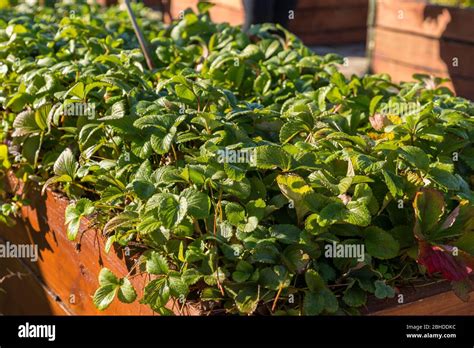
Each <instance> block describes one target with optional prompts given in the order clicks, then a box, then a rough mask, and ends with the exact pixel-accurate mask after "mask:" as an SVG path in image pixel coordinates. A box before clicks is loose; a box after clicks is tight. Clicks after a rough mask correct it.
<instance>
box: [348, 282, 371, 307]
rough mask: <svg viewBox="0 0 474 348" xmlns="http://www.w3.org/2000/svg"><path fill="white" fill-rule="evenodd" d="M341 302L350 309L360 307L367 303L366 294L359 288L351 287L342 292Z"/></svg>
mask: <svg viewBox="0 0 474 348" xmlns="http://www.w3.org/2000/svg"><path fill="white" fill-rule="evenodd" d="M342 300H343V301H344V303H345V304H347V305H348V306H350V307H361V306H363V305H365V303H366V302H367V293H366V292H365V291H364V290H362V289H361V288H360V287H359V286H357V285H353V286H351V287H350V288H347V289H346V291H344V296H343V297H342Z"/></svg>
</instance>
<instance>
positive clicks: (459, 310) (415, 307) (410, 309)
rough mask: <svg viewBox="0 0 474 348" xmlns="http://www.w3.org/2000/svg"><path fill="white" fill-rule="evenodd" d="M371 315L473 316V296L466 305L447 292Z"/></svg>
mask: <svg viewBox="0 0 474 348" xmlns="http://www.w3.org/2000/svg"><path fill="white" fill-rule="evenodd" d="M372 315H381V316H382V315H474V296H472V294H471V299H470V301H469V302H467V303H466V302H463V301H461V300H460V299H459V298H458V297H457V296H456V295H455V294H454V293H453V292H452V291H449V292H444V293H441V294H438V295H435V296H431V297H427V298H424V299H421V300H418V301H416V302H413V303H408V304H402V305H399V306H397V307H393V308H388V309H385V310H382V311H379V312H375V313H372Z"/></svg>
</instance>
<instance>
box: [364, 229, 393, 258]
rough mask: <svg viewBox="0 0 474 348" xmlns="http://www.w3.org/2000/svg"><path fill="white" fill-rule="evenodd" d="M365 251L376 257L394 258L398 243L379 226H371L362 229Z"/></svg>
mask: <svg viewBox="0 0 474 348" xmlns="http://www.w3.org/2000/svg"><path fill="white" fill-rule="evenodd" d="M363 235H364V238H365V246H366V247H367V252H368V253H369V254H370V255H371V256H373V257H376V258H378V259H382V260H386V259H391V258H394V257H396V256H397V255H398V253H399V251H400V245H399V244H398V241H397V240H396V239H395V238H393V236H392V235H391V234H390V233H388V232H386V231H384V230H382V229H381V228H379V227H376V226H371V227H368V228H366V229H365V230H364V233H363Z"/></svg>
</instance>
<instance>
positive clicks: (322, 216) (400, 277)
mask: <svg viewBox="0 0 474 348" xmlns="http://www.w3.org/2000/svg"><path fill="white" fill-rule="evenodd" d="M133 7H134V8H135V10H136V13H137V14H138V22H139V23H140V26H141V27H142V30H143V37H144V38H145V39H146V41H148V43H149V45H145V44H142V47H143V48H145V47H146V46H148V48H149V50H145V49H143V51H149V52H148V53H147V54H149V55H150V57H149V59H144V57H143V55H142V54H141V52H140V49H139V48H138V47H139V43H138V42H137V40H136V37H135V32H134V30H133V29H132V28H131V26H130V23H129V20H128V18H127V14H126V13H123V10H122V9H120V8H108V9H104V8H98V7H95V8H91V9H90V11H91V12H87V11H88V9H84V8H80V9H79V8H77V7H75V6H74V5H68V6H66V5H61V6H60V5H58V6H56V8H55V9H54V10H53V9H51V8H48V9H40V10H38V9H36V8H32V9H31V11H30V12H28V11H26V12H28V14H27V15H25V17H24V18H23V19H22V21H23V20H24V23H23V24H21V25H20V24H17V23H16V18H17V17H18V13H23V12H25V11H24V10H23V9H21V8H19V9H14V10H7V11H3V12H0V15H1V18H3V22H1V21H0V25H1V26H2V27H3V28H2V30H0V37H1V38H3V41H2V42H3V45H4V47H5V51H3V56H2V60H0V62H1V69H0V73H1V75H0V80H1V81H2V84H3V85H5V86H6V88H5V89H4V91H3V94H2V95H1V96H0V102H1V103H2V104H1V105H2V109H1V110H0V113H1V116H2V117H3V119H2V129H3V130H4V131H3V132H2V133H0V140H1V143H0V171H1V174H2V178H5V177H7V178H9V179H8V181H9V183H10V191H9V192H5V191H4V190H0V204H1V211H0V212H1V214H0V220H1V221H2V222H3V223H7V224H9V223H10V222H11V220H12V219H13V217H19V216H21V217H22V218H23V220H24V221H28V223H23V222H21V221H20V224H19V225H18V228H19V230H18V231H16V232H15V229H10V230H6V229H3V230H2V231H5V235H4V236H3V237H2V238H3V239H4V240H5V241H6V242H8V241H11V242H12V243H20V242H21V241H23V242H24V243H28V244H30V243H31V244H33V245H38V246H40V249H41V250H42V255H41V258H40V261H39V262H37V263H33V264H32V265H31V264H29V263H28V262H27V261H25V260H23V261H24V262H21V263H19V264H15V265H12V266H11V267H12V268H13V271H15V272H19V273H20V274H23V273H24V274H26V275H25V277H27V278H28V279H32V280H31V281H32V282H33V283H34V284H35V286H36V288H35V292H37V293H42V292H44V291H46V293H47V296H45V297H44V301H42V305H43V308H46V307H50V308H51V310H52V311H56V312H60V311H63V312H64V313H68V314H85V313H87V314H90V313H99V312H97V311H96V309H95V308H97V309H98V310H101V311H104V313H109V314H151V312H149V311H147V310H145V309H143V308H142V307H141V304H147V305H148V306H149V308H150V309H151V310H153V311H154V312H157V313H159V314H164V315H166V314H173V313H174V314H189V313H197V314H203V315H205V314H213V315H214V314H224V313H225V314H229V315H253V314H257V315H320V314H321V315H357V314H359V313H360V312H361V311H363V309H364V308H369V313H376V312H377V311H379V310H382V308H378V307H377V309H374V308H375V307H371V306H370V305H367V304H368V300H370V301H372V299H373V297H374V296H375V297H376V298H377V299H378V300H379V301H376V302H377V303H383V304H389V305H390V304H392V303H393V302H391V301H392V299H394V298H398V297H397V294H398V293H399V292H400V290H399V287H400V286H401V285H406V284H413V283H414V282H418V281H419V280H420V279H421V280H423V279H425V280H427V279H430V275H431V274H442V275H443V277H444V278H445V279H448V280H450V281H451V282H452V283H453V286H454V288H455V290H456V293H457V294H458V296H460V297H461V298H464V299H466V297H467V295H468V292H469V290H470V289H471V283H470V280H469V279H468V277H469V275H472V270H473V269H474V239H473V238H472V237H473V235H472V233H471V232H472V228H471V226H472V224H471V222H472V221H473V220H474V206H473V204H472V203H473V202H474V193H473V192H472V184H473V176H472V173H473V172H472V170H473V169H474V163H473V162H472V158H473V153H474V152H473V151H474V149H473V147H472V143H473V140H474V133H473V125H474V123H473V115H474V108H473V105H472V103H471V102H469V101H468V100H465V99H462V98H457V97H453V96H452V95H451V94H450V93H445V92H446V91H445V90H443V89H437V90H435V91H434V92H433V86H431V85H430V86H426V85H425V84H416V85H413V84H411V83H406V84H401V85H397V84H395V83H392V82H391V81H390V80H389V79H388V77H380V76H374V75H367V76H364V77H363V78H359V77H357V76H354V75H353V76H351V77H350V78H349V79H348V78H346V77H344V75H343V74H341V73H340V72H338V71H337V66H336V64H337V63H341V62H342V58H341V57H338V56H336V55H332V54H328V55H326V56H316V55H315V54H314V53H313V52H312V51H311V50H310V49H309V48H307V47H305V46H304V45H303V44H302V42H301V41H300V40H299V39H297V38H296V37H295V36H294V35H293V34H291V33H290V32H288V31H286V30H275V27H274V26H272V25H269V24H264V25H256V26H254V27H252V29H251V34H250V35H248V34H247V33H244V32H242V31H241V29H240V28H237V27H232V26H229V25H228V24H222V23H219V24H216V23H214V22H212V21H211V20H210V16H209V13H208V10H209V6H208V5H207V4H203V3H201V4H199V5H198V13H193V12H191V11H187V12H186V13H185V15H184V16H183V18H182V20H179V21H174V22H173V23H171V24H170V26H165V25H164V24H163V23H161V22H159V21H156V20H155V19H154V18H151V17H148V14H150V11H148V10H147V9H145V8H143V7H142V6H141V5H134V6H133ZM86 10H87V11H86ZM81 11H83V12H84V16H82V15H79V14H82V13H83V12H81ZM85 12H87V13H88V16H85V14H86V13H85ZM129 12H132V11H131V10H130V9H129ZM71 13H74V16H72V17H69V18H64V17H65V16H66V17H67V16H68V15H69V14H71ZM90 16H92V18H94V21H92V22H91V21H90V20H89V19H88V18H89V17H90ZM83 17H87V18H85V19H83ZM132 18H133V15H132ZM102 22H104V23H107V25H105V26H100V27H99V26H97V25H95V24H94V23H102ZM2 23H3V24H2ZM38 27H39V28H41V29H42V30H40V31H38V30H36V29H37V28H38ZM135 30H136V31H138V29H137V28H136V27H135ZM91 36H95V37H96V38H97V45H96V44H93V43H91V41H90V40H89V39H88V38H89V37H91ZM51 37H55V38H57V41H55V45H51V44H50V42H51ZM78 37H79V38H81V40H79V41H78V39H77V38H78ZM139 37H141V35H139ZM140 41H142V40H141V39H140ZM142 43H143V42H142ZM25 45H27V46H28V47H30V50H22V49H20V48H21V47H25ZM71 47H75V49H74V50H73V52H71ZM15 57H17V58H15ZM7 58H8V59H7ZM145 61H146V62H147V65H144V63H145ZM152 63H153V64H152ZM32 76H34V77H35V78H32ZM7 173H14V176H15V177H16V178H21V180H22V182H24V183H25V184H24V185H27V186H28V187H24V186H23V185H19V184H18V182H17V181H16V180H12V178H13V177H12V176H11V174H10V176H8V175H7ZM39 187H42V191H43V192H44V193H45V194H44V195H41V194H40V192H39ZM27 188H28V190H26V189H27ZM14 193H15V194H14ZM22 193H23V194H22ZM58 193H60V194H58ZM66 197H67V199H66ZM24 199H28V201H24ZM22 231H23V232H22ZM78 246H80V248H78ZM115 247H117V249H115ZM340 249H341V250H342V252H341V253H339V250H340ZM328 251H329V252H328ZM336 251H337V252H336ZM455 251H456V253H455ZM43 253H44V255H43ZM128 254H130V255H128ZM137 261H138V262H137ZM9 267H10V266H9ZM135 272H138V273H139V274H137V273H135ZM142 274H146V276H142ZM97 278H98V281H96V280H95V279H97ZM435 279H437V278H435ZM443 286H444V285H443ZM25 287H26V283H25V285H21V286H20V287H19V288H12V289H10V290H9V293H10V294H11V293H14V294H15V293H19V294H23V293H24V292H25V291H23V290H24V288H25ZM438 290H439V289H438ZM443 291H444V289H443ZM437 292H439V291H437ZM406 293H407V291H405V290H401V295H404V296H405V295H406ZM92 294H93V295H92ZM91 296H92V298H91ZM427 296H430V295H427ZM417 298H418V297H417V296H415V297H410V299H409V298H408V296H407V297H406V298H404V301H403V302H404V303H407V302H410V301H412V299H413V300H416V299H417ZM171 299H173V300H174V302H171V303H170V300H171ZM51 300H54V304H53V303H52V302H51ZM115 300H116V301H115ZM7 301H8V300H7ZM11 302H12V305H13V302H14V301H11ZM115 302H117V303H115ZM118 302H121V303H127V304H128V305H127V308H125V307H122V306H125V305H122V304H119V303H118ZM177 302H179V308H180V309H181V308H182V307H184V308H182V309H183V310H182V311H180V310H177V306H175V307H174V308H173V306H172V304H173V303H174V304H176V303H177ZM170 304H171V310H170ZM92 305H93V306H92ZM186 305H190V306H192V307H194V305H197V306H198V308H200V309H202V310H198V311H197V312H194V311H193V310H192V308H189V310H186V309H188V308H187V307H186ZM109 306H111V307H109ZM199 306H200V307H199ZM396 306H398V302H397V303H396ZM18 307H19V308H22V309H23V310H26V311H27V310H28V307H21V306H18ZM431 307H433V308H436V307H434V306H431ZM58 308H59V309H58ZM106 309H108V310H107V311H105V310H106Z"/></svg>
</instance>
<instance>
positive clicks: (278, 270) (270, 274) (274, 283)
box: [259, 266, 291, 290]
mask: <svg viewBox="0 0 474 348" xmlns="http://www.w3.org/2000/svg"><path fill="white" fill-rule="evenodd" d="M290 281H291V278H290V277H289V275H288V271H287V269H286V268H285V267H283V266H274V267H273V269H272V268H270V267H267V268H264V269H262V270H260V278H259V283H260V285H261V286H263V287H264V288H267V289H270V290H278V289H279V288H280V287H282V288H285V287H288V286H289V285H290Z"/></svg>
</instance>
